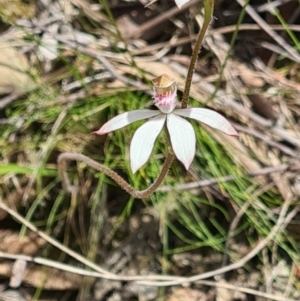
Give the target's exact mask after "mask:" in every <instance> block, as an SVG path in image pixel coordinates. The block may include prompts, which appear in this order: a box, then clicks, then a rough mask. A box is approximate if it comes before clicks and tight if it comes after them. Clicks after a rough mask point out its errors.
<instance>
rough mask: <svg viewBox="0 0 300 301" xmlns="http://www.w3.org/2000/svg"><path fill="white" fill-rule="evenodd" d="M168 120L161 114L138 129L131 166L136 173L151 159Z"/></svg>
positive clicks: (131, 145)
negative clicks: (155, 143) (156, 141)
mask: <svg viewBox="0 0 300 301" xmlns="http://www.w3.org/2000/svg"><path fill="white" fill-rule="evenodd" d="M165 120H166V115H165V114H160V115H159V116H156V117H154V118H152V119H150V120H149V121H147V122H146V123H144V124H143V125H142V126H141V127H139V128H138V129H137V131H136V132H135V133H134V135H133V138H132V140H131V144H130V165H131V170H132V172H133V173H135V172H136V171H137V170H138V169H140V168H141V167H142V166H143V165H144V164H145V163H146V162H147V160H148V159H149V157H150V154H151V152H152V149H153V146H154V142H155V140H156V138H157V136H158V134H159V133H160V132H161V130H162V127H163V126H164V123H165Z"/></svg>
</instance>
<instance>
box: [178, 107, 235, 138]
mask: <svg viewBox="0 0 300 301" xmlns="http://www.w3.org/2000/svg"><path fill="white" fill-rule="evenodd" d="M173 113H174V114H177V115H180V116H183V117H189V118H192V119H196V120H197V121H200V122H202V123H205V124H206V125H208V126H210V127H212V128H215V129H218V130H220V131H221V132H223V133H225V134H227V135H230V136H238V135H239V134H238V133H237V132H236V130H235V129H234V127H233V126H232V125H231V124H230V122H229V121H228V120H227V119H226V118H225V117H223V116H222V115H220V114H219V113H217V112H215V111H212V110H209V109H202V108H188V109H179V110H175V111H174V112H173Z"/></svg>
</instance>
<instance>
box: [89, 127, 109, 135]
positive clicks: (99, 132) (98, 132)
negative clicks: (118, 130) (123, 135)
mask: <svg viewBox="0 0 300 301" xmlns="http://www.w3.org/2000/svg"><path fill="white" fill-rule="evenodd" d="M92 134H95V135H99V136H100V135H104V134H107V132H105V131H103V130H102V128H100V129H99V130H98V131H94V132H92Z"/></svg>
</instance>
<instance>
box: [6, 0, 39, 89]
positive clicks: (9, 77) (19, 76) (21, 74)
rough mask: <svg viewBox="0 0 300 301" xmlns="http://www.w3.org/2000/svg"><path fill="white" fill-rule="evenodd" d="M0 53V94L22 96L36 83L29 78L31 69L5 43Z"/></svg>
mask: <svg viewBox="0 0 300 301" xmlns="http://www.w3.org/2000/svg"><path fill="white" fill-rule="evenodd" d="M0 1H1V0H0ZM0 7H1V5H0ZM0 44H2V42H1V41H0ZM0 52H1V56H0V74H1V77H0V94H8V93H18V94H19V93H20V94H22V93H25V92H28V91H30V90H32V89H34V88H35V87H36V83H35V82H34V81H33V78H32V77H31V76H30V74H32V69H31V67H30V66H29V63H28V60H27V58H26V56H25V55H23V54H22V53H20V52H18V51H17V49H16V48H14V47H11V46H9V45H7V44H6V45H5V43H3V44H2V46H1V49H0Z"/></svg>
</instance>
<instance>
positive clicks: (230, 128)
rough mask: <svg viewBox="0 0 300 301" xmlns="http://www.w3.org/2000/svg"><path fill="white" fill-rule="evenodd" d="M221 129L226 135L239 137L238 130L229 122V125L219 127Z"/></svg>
mask: <svg viewBox="0 0 300 301" xmlns="http://www.w3.org/2000/svg"><path fill="white" fill-rule="evenodd" d="M219 130H220V131H222V132H223V133H225V134H226V135H229V136H235V137H239V134H238V132H237V131H236V130H235V128H234V127H233V126H232V125H231V124H230V123H228V125H227V126H226V127H224V128H219Z"/></svg>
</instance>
